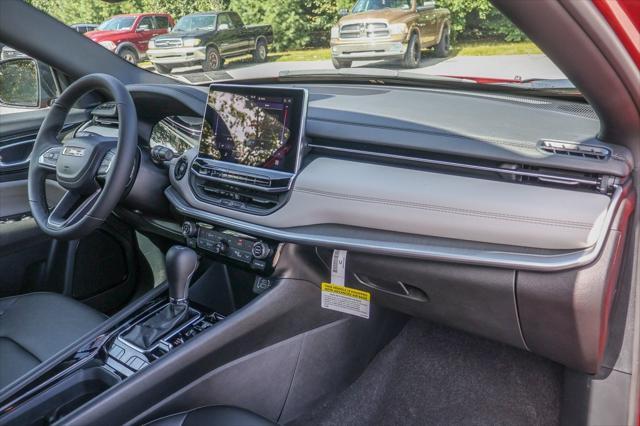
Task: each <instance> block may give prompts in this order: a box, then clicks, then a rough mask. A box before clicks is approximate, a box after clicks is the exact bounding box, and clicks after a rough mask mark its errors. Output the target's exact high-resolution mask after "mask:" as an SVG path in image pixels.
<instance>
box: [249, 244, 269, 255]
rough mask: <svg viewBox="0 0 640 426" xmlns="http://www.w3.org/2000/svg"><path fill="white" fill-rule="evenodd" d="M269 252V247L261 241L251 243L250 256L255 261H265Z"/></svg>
mask: <svg viewBox="0 0 640 426" xmlns="http://www.w3.org/2000/svg"><path fill="white" fill-rule="evenodd" d="M270 252H271V249H270V248H269V246H268V245H267V244H265V243H263V242H262V241H256V242H255V243H253V247H251V254H252V255H253V257H255V258H256V259H266V258H267V256H269V253H270Z"/></svg>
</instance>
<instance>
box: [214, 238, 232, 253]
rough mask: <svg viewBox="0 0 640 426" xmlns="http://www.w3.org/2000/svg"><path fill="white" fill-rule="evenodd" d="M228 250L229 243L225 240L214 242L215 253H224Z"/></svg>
mask: <svg viewBox="0 0 640 426" xmlns="http://www.w3.org/2000/svg"><path fill="white" fill-rule="evenodd" d="M228 250H229V243H227V242H226V241H225V240H221V241H218V242H217V243H216V249H215V251H216V253H219V254H225V253H226V252H227V251H228Z"/></svg>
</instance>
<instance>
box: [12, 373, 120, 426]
mask: <svg viewBox="0 0 640 426" xmlns="http://www.w3.org/2000/svg"><path fill="white" fill-rule="evenodd" d="M120 380H121V379H120V377H118V376H116V375H115V374H113V373H111V372H109V371H107V370H106V369H104V368H102V367H97V366H96V367H88V368H84V369H82V370H79V371H76V372H75V373H73V374H71V375H70V376H69V377H66V378H65V379H63V380H62V381H60V382H59V383H56V384H55V385H53V386H52V387H50V388H49V389H47V390H46V391H44V392H41V393H39V394H38V395H37V396H35V397H34V398H33V399H31V400H30V401H28V402H26V403H24V404H22V405H21V406H20V407H19V408H18V409H17V410H15V411H13V412H11V413H8V414H7V415H6V416H7V418H4V419H2V424H3V425H25V424H29V425H49V424H52V423H54V422H55V421H57V420H58V419H60V418H62V417H63V416H66V415H67V414H69V413H71V412H72V411H73V410H75V409H76V408H78V407H80V406H81V405H82V404H84V403H85V402H87V401H89V400H91V399H93V398H94V397H96V396H97V395H99V394H101V393H102V392H104V391H105V390H107V389H109V388H110V387H112V386H113V385H115V384H117V383H118V382H120Z"/></svg>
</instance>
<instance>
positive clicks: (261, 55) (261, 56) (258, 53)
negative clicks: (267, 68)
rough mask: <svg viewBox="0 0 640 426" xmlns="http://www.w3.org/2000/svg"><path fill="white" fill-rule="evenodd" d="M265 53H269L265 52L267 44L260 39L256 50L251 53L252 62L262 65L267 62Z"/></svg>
mask: <svg viewBox="0 0 640 426" xmlns="http://www.w3.org/2000/svg"><path fill="white" fill-rule="evenodd" d="M267 53H269V52H268V50H267V42H266V41H265V40H264V39H263V38H261V39H260V40H258V43H257V44H256V50H254V51H253V62H256V63H259V64H261V63H263V62H264V61H266V60H267Z"/></svg>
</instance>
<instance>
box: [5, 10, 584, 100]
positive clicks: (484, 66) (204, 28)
mask: <svg viewBox="0 0 640 426" xmlns="http://www.w3.org/2000/svg"><path fill="white" fill-rule="evenodd" d="M0 1H2V0H0ZM27 1H29V2H30V3H31V4H33V5H36V6H37V7H39V8H41V9H42V10H43V11H45V12H46V13H48V14H50V15H51V16H53V17H55V18H57V19H59V20H60V21H61V22H63V23H65V24H67V25H69V24H73V23H78V22H88V23H91V22H103V21H104V22H103V23H102V24H101V25H100V26H99V28H98V29H100V30H122V29H126V28H131V27H132V26H133V25H134V21H135V19H134V16H135V15H134V14H145V15H146V16H145V19H146V20H147V21H148V22H146V21H145V22H142V21H141V25H144V26H145V28H148V29H149V30H147V31H139V32H136V33H133V34H130V35H126V36H124V35H123V36H122V37H118V39H117V40H97V39H96V42H99V44H100V47H101V48H106V49H108V50H109V51H111V52H112V53H113V54H114V55H120V56H121V57H122V58H124V59H125V60H127V61H129V62H132V63H134V64H136V65H137V66H139V67H140V68H143V69H144V70H146V71H148V72H151V73H157V74H162V75H165V76H168V77H171V78H174V79H176V80H179V81H180V82H183V83H188V84H196V85H208V84H211V83H213V82H216V81H229V80H248V79H265V78H266V79H268V78H279V79H281V80H285V79H287V78H289V79H290V78H292V77H295V78H302V79H304V80H306V81H326V80H327V79H328V78H329V77H328V76H330V78H331V79H333V80H344V81H346V80H352V81H353V79H355V78H358V76H360V78H361V77H362V76H367V77H371V78H370V79H369V80H367V79H362V78H361V80H364V81H378V79H384V78H393V81H394V84H402V82H403V81H406V82H407V84H415V83H416V82H417V81H418V82H424V84H429V81H430V80H433V79H442V78H446V79H451V78H455V79H457V80H458V81H462V82H465V83H466V82H470V83H472V82H476V83H482V84H514V85H519V86H521V87H525V86H526V87H528V88H529V89H532V90H535V89H540V90H543V88H544V90H549V89H557V90H564V91H567V90H570V89H568V88H571V87H572V85H571V83H570V82H569V81H568V80H567V79H566V77H565V75H564V74H563V73H562V72H561V71H560V70H559V69H558V68H557V67H556V66H555V65H554V64H553V62H552V61H551V60H549V58H548V57H547V56H546V55H545V54H544V53H543V52H542V51H541V50H540V49H538V47H537V46H536V45H535V44H534V43H533V42H532V41H531V40H530V39H529V38H528V37H527V35H526V34H524V33H523V32H522V31H520V29H519V28H518V27H517V26H516V25H514V24H513V23H512V22H511V21H509V19H507V18H506V17H505V16H504V15H503V14H502V13H501V12H500V11H499V10H498V9H496V8H495V7H494V6H493V4H492V3H491V1H490V0H435V1H434V0H309V1H299V0H194V1H188V2H187V1H182V0H181V1H176V0H126V1H115V0H108V1H103V0H56V1H45V0H27ZM167 33H170V34H171V35H170V36H166V37H165V34H167ZM51 38H52V39H54V38H55V34H52V35H51ZM133 46H135V49H134V48H133ZM212 46H215V48H212ZM68 54H69V55H74V54H77V55H82V56H83V57H87V58H89V59H90V57H91V54H92V53H91V52H69V53H68ZM5 56H6V57H9V56H10V53H7V54H6V55H5ZM530 80H532V81H533V80H535V82H536V84H532V83H531V82H530ZM542 82H544V84H542Z"/></svg>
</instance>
